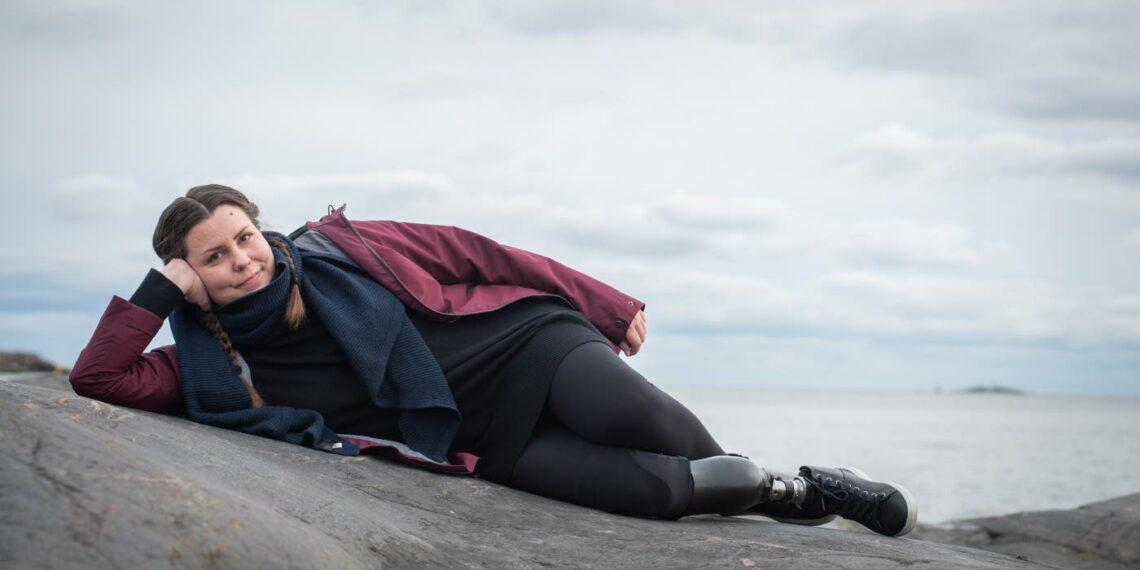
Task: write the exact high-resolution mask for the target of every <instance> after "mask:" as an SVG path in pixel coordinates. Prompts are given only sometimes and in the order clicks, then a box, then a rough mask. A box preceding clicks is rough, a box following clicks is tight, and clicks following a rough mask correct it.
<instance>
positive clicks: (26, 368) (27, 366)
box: [0, 351, 59, 372]
mask: <svg viewBox="0 0 1140 570" xmlns="http://www.w3.org/2000/svg"><path fill="white" fill-rule="evenodd" d="M58 368H59V367H58V366H56V365H55V364H52V363H51V362H48V361H46V360H44V359H42V358H40V357H39V355H36V354H32V353H30V352H3V351H0V372H54V371H55V370H57V369H58Z"/></svg>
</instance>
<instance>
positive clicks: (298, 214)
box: [219, 169, 453, 231]
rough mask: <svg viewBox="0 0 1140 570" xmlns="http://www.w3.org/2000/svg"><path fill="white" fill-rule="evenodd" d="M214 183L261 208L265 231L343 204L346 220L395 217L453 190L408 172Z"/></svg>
mask: <svg viewBox="0 0 1140 570" xmlns="http://www.w3.org/2000/svg"><path fill="white" fill-rule="evenodd" d="M219 182H220V183H223V184H227V185H230V186H233V187H234V188H237V189H238V190H241V191H242V192H244V193H245V194H246V195H247V196H249V197H250V199H251V200H253V201H254V202H257V203H258V204H259V205H261V206H262V221H263V222H265V223H267V224H268V225H269V226H274V221H281V220H287V222H286V223H291V224H296V223H300V222H301V221H305V220H313V219H316V218H319V217H320V216H322V215H324V214H325V213H326V212H327V209H328V207H329V206H333V207H339V206H341V205H343V204H347V205H348V206H349V208H348V213H349V215H350V216H351V215H353V214H355V213H357V212H360V213H365V212H367V213H368V216H369V217H373V218H376V217H380V218H397V217H399V215H400V214H401V213H403V212H407V211H408V210H409V209H412V208H414V207H415V206H416V204H418V203H420V202H429V203H435V202H438V201H440V200H442V199H443V197H444V196H446V195H448V194H449V193H451V191H452V189H453V188H452V187H453V185H452V182H451V180H450V179H449V178H448V177H447V176H444V175H442V174H439V173H435V172H426V171H421V170H413V169H395V170H384V171H373V172H357V173H344V174H330V175H309V176H263V175H256V174H247V175H242V176H236V177H232V178H229V177H222V178H220V179H219ZM276 229H278V230H282V231H289V230H291V229H293V228H291V227H290V228H281V227H278V228H276Z"/></svg>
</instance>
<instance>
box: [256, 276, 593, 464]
mask: <svg viewBox="0 0 1140 570" xmlns="http://www.w3.org/2000/svg"><path fill="white" fill-rule="evenodd" d="M310 313H311V314H310V315H309V318H308V319H306V320H305V322H304V324H302V325H301V327H300V328H299V329H297V330H295V331H285V330H284V325H282V329H283V330H282V331H281V334H279V335H277V337H276V338H275V339H274V340H273V341H272V342H270V343H268V344H266V345H264V346H262V347H259V348H257V349H256V350H250V351H247V352H245V353H243V356H244V357H245V359H246V362H247V363H248V364H249V366H250V369H251V371H252V376H253V383H254V385H255V386H256V387H257V390H258V392H259V393H260V394H261V396H262V397H263V398H265V400H266V402H267V403H269V404H275V405H282V406H290V407H294V408H303V409H311V410H316V411H317V412H320V414H321V415H322V416H323V417H324V419H325V423H326V424H327V425H328V426H329V427H330V428H332V429H333V430H334V431H336V432H338V433H343V434H359V435H367V436H372V437H379V438H384V439H391V440H396V441H402V438H401V436H400V430H399V427H398V422H399V414H400V412H399V411H398V410H388V409H380V408H377V407H376V406H375V405H374V404H373V403H372V399H371V397H370V396H369V395H368V393H367V391H366V390H365V389H364V385H363V383H361V382H360V381H359V379H357V377H356V374H355V372H354V371H353V369H352V366H351V365H350V364H349V362H348V358H347V356H346V355H345V354H344V352H343V351H342V350H341V349H340V347H339V346H338V345H337V343H336V341H335V340H333V338H332V335H331V334H330V333H329V332H328V330H327V329H326V328H325V327H324V325H323V323H322V322H321V320H320V318H319V315H318V314H316V312H315V311H313V310H312V309H311V308H310ZM409 317H410V319H411V321H412V323H413V325H415V327H416V329H417V330H418V331H419V332H420V335H421V336H423V339H424V341H425V342H426V344H427V346H428V348H429V349H430V350H431V351H432V354H434V355H435V357H436V359H437V360H438V361H439V364H440V367H441V368H442V369H443V373H444V375H445V376H446V377H447V383H448V385H449V386H450V387H451V391H452V393H453V394H454V395H455V403H456V406H457V407H458V408H459V413H460V414H461V422H460V425H459V433H458V434H457V436H456V438H455V440H454V442H453V444H452V446H451V450H452V451H466V452H470V453H474V454H475V455H478V456H479V458H480V459H479V463H478V465H477V467H476V472H477V473H478V474H479V475H480V476H481V477H484V478H486V479H489V480H491V481H496V482H500V483H509V482H510V479H511V473H512V472H513V471H514V466H515V462H516V461H517V460H518V457H519V455H520V454H521V453H522V451H523V448H524V447H526V444H527V441H529V440H530V437H531V434H532V433H533V432H534V428H535V425H536V424H537V423H538V418H539V416H540V415H541V414H542V411H543V409H544V407H545V405H546V397H547V394H548V393H549V391H550V383H551V381H552V380H553V379H554V372H555V371H556V370H557V369H558V365H559V364H560V363H561V362H562V359H563V357H565V356H566V354H568V353H569V352H570V351H571V350H573V349H574V348H575V347H577V346H579V345H581V344H583V343H586V342H605V339H604V338H603V337H602V335H601V333H599V332H598V330H597V329H596V328H594V326H593V325H592V324H591V323H590V322H589V320H587V319H586V317H585V316H584V315H582V313H580V312H578V311H576V310H574V309H572V308H570V307H569V305H567V304H566V303H565V302H564V301H562V300H560V299H559V298H556V297H531V298H526V299H522V300H520V301H517V302H515V303H512V304H510V305H507V306H506V307H503V308H501V309H498V310H495V311H490V312H487V313H480V314H477V315H468V316H464V317H460V318H458V319H456V320H454V321H451V322H436V321H430V320H427V319H424V318H423V317H420V316H417V315H411V314H409Z"/></svg>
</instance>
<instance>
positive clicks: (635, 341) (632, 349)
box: [620, 311, 646, 356]
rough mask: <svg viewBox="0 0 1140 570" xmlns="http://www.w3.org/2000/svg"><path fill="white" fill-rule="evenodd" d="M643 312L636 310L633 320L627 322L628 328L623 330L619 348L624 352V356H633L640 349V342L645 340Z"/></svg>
mask: <svg viewBox="0 0 1140 570" xmlns="http://www.w3.org/2000/svg"><path fill="white" fill-rule="evenodd" d="M645 334H646V328H645V313H642V312H641V311H638V312H637V314H636V315H634V316H633V322H631V323H630V324H629V328H628V329H626V331H625V341H624V342H622V343H621V346H620V348H621V349H622V352H625V355H626V356H633V355H635V354H637V353H638V352H639V351H640V350H641V345H642V343H644V342H645Z"/></svg>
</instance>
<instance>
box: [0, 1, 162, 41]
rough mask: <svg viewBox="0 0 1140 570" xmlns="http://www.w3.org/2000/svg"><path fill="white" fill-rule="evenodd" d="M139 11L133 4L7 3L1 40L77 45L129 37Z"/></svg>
mask: <svg viewBox="0 0 1140 570" xmlns="http://www.w3.org/2000/svg"><path fill="white" fill-rule="evenodd" d="M139 11H140V6H139V3H138V2H137V1H135V0H52V1H50V2H40V1H37V0H6V1H5V2H4V3H2V4H0V39H7V40H9V41H15V42H20V43H23V42H35V43H43V44H56V43H61V44H77V43H85V42H90V41H98V40H104V39H108V38H113V37H118V36H122V35H125V34H127V33H129V30H130V28H131V26H132V25H133V24H135V23H136V21H137V18H138V15H139Z"/></svg>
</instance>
